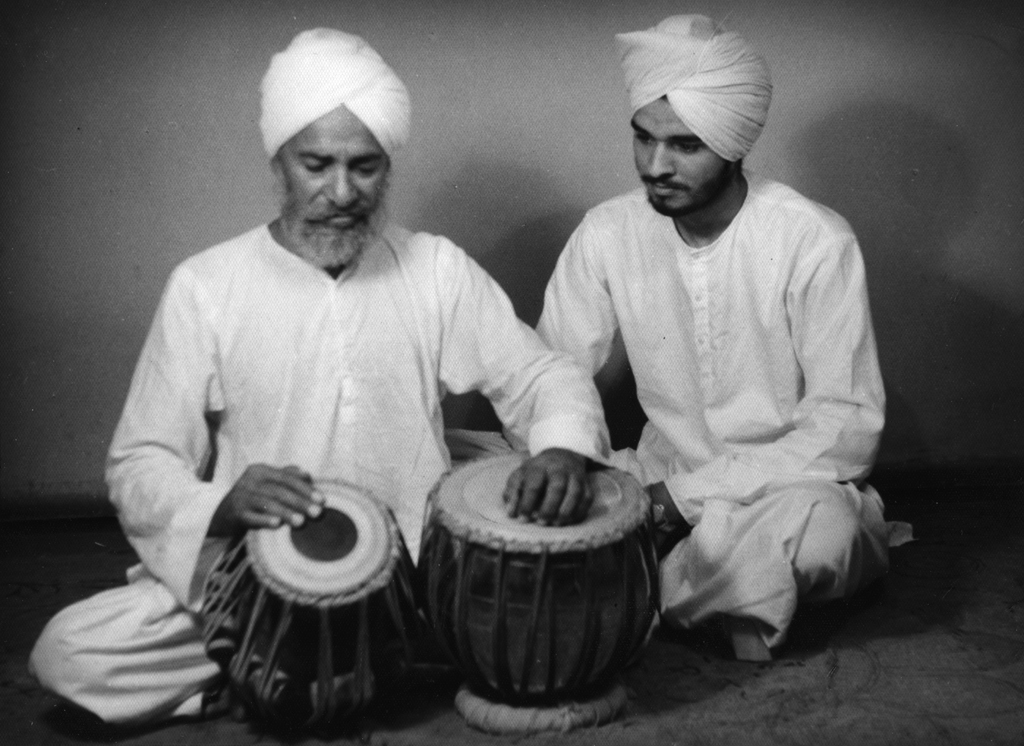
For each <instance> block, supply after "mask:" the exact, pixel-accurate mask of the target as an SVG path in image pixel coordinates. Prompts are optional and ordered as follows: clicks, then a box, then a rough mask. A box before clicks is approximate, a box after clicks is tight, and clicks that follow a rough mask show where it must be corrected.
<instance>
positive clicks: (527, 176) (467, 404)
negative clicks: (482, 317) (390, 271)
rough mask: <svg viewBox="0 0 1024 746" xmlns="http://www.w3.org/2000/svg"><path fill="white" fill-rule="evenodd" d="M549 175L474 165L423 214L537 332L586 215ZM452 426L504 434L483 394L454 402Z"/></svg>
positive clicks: (449, 400)
mask: <svg viewBox="0 0 1024 746" xmlns="http://www.w3.org/2000/svg"><path fill="white" fill-rule="evenodd" d="M566 202H567V200H566V199H565V197H564V195H562V194H561V193H560V192H559V191H558V189H557V188H556V187H555V185H554V184H553V183H552V181H551V179H550V178H549V176H548V174H547V173H545V172H544V171H543V170H540V169H527V168H523V167H521V166H518V165H516V164H512V163H507V162H498V161H489V160H474V161H468V162H466V163H465V164H463V165H462V167H461V168H460V169H459V170H458V171H457V172H456V175H455V177H454V178H453V179H452V180H451V181H450V182H449V183H447V184H445V185H443V186H441V187H440V188H439V189H438V190H437V191H436V192H435V193H434V194H433V195H432V196H431V197H430V198H429V199H428V200H426V201H425V202H424V203H423V205H422V206H421V207H420V214H421V215H423V216H426V218H425V221H424V222H425V223H426V224H425V225H417V226H411V227H412V228H413V229H424V230H429V231H431V232H435V233H439V234H441V235H444V236H447V237H448V238H450V239H452V240H453V241H454V242H455V243H456V244H458V245H459V246H461V247H462V248H464V249H465V250H466V251H467V252H468V253H469V254H470V255H472V256H473V258H474V259H476V261H477V262H479V264H480V265H481V266H482V267H483V268H484V269H485V270H486V271H487V272H488V273H489V274H490V275H491V276H492V277H493V278H494V279H495V280H496V281H497V282H498V284H499V285H501V287H502V288H503V289H504V290H505V292H506V293H507V294H508V296H509V298H510V299H511V300H512V304H513V306H514V307H515V310H516V314H517V315H518V316H519V318H520V319H522V320H523V321H525V322H526V323H527V324H529V325H530V326H535V325H536V323H537V320H538V319H539V318H540V314H541V310H542V309H543V306H544V290H545V288H546V287H547V283H548V279H549V278H550V277H551V273H552V272H553V271H554V268H555V262H557V261H558V257H559V255H560V254H561V252H562V249H563V248H564V247H565V242H566V241H567V240H568V238H569V235H570V234H571V233H572V231H573V230H574V229H575V228H576V226H577V225H578V224H579V222H580V220H582V218H583V213H584V209H585V208H571V207H568V206H567V205H566ZM443 409H444V414H445V423H446V425H447V426H448V427H467V428H471V429H475V430H498V429H500V428H501V425H500V422H499V421H498V419H497V417H496V416H495V414H494V410H493V408H492V407H491V405H490V402H489V401H487V399H486V398H484V397H483V396H482V395H480V394H477V393H475V392H471V393H469V394H462V395H449V396H448V397H446V398H445V401H444V404H443Z"/></svg>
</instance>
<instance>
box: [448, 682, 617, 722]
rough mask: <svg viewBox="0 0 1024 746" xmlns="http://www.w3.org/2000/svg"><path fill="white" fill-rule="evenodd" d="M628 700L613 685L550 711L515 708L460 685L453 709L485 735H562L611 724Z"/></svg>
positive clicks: (549, 708) (557, 705) (554, 707)
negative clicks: (579, 729) (591, 696)
mask: <svg viewBox="0 0 1024 746" xmlns="http://www.w3.org/2000/svg"><path fill="white" fill-rule="evenodd" d="M628 699H629V697H628V696H627V694H626V689H625V687H623V686H622V684H619V683H614V684H612V685H611V686H610V687H608V688H607V689H606V690H605V691H604V692H603V693H602V694H598V695H597V696H595V697H593V698H591V699H586V700H576V701H566V702H562V703H560V704H556V705H553V706H550V707H518V706H514V705H507V704H502V703H499V702H492V701H490V700H487V699H484V698H483V697H481V696H479V695H477V694H474V693H473V692H472V691H471V690H470V689H469V688H468V687H467V686H465V685H463V686H462V687H461V688H460V689H459V691H458V693H457V694H456V695H455V708H456V709H457V710H458V711H459V714H460V715H462V717H463V718H464V719H465V721H466V722H467V723H468V724H469V725H470V726H472V727H474V728H476V729H477V730H482V731H484V732H486V733H493V734H510V733H518V734H527V733H543V732H547V731H560V732H563V733H564V732H566V731H570V730H573V729H575V728H587V727H594V726H598V725H603V724H605V723H608V722H610V721H612V720H614V719H615V718H616V717H618V716H619V714H620V713H621V712H622V711H623V710H624V709H625V707H626V702H627V700H628Z"/></svg>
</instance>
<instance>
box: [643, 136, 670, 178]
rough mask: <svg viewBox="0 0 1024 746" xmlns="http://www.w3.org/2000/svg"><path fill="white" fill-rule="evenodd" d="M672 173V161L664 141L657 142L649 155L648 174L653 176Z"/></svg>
mask: <svg viewBox="0 0 1024 746" xmlns="http://www.w3.org/2000/svg"><path fill="white" fill-rule="evenodd" d="M671 174H672V162H671V159H670V158H669V154H668V151H667V148H666V147H665V144H664V143H660V142H659V143H656V144H655V145H654V147H653V148H651V150H650V151H649V155H648V157H647V175H648V176H650V177H652V178H655V179H656V178H659V177H662V176H669V175H671Z"/></svg>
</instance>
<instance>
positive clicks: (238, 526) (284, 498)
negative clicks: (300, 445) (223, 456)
mask: <svg viewBox="0 0 1024 746" xmlns="http://www.w3.org/2000/svg"><path fill="white" fill-rule="evenodd" d="M323 501H324V499H323V496H322V495H320V494H319V493H317V492H314V491H313V478H312V477H311V476H310V475H309V474H307V473H306V472H304V471H302V470H301V469H300V468H299V467H297V466H285V467H284V468H278V467H275V466H268V465H266V464H252V465H251V466H249V467H248V468H246V470H245V471H244V472H242V476H240V477H239V478H238V481H237V482H235V485H234V486H233V487H232V488H231V489H230V490H229V491H228V493H227V495H225V496H224V499H223V500H221V503H220V505H219V506H218V507H217V510H216V512H215V513H214V515H213V519H212V520H211V521H210V530H209V533H210V535H211V536H230V535H232V534H235V533H238V532H239V531H245V530H247V529H250V528H277V527H278V526H281V525H282V524H285V523H288V524H291V525H292V526H295V527H298V526H301V525H302V524H303V523H304V522H305V520H306V519H307V518H316V517H318V516H319V515H320V513H321V512H322V511H323Z"/></svg>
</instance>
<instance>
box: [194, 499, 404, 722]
mask: <svg viewBox="0 0 1024 746" xmlns="http://www.w3.org/2000/svg"><path fill="white" fill-rule="evenodd" d="M370 500H371V501H372V502H371V507H370V508H369V509H370V510H372V511H374V512H379V515H380V517H381V519H382V520H381V522H380V523H379V524H378V523H377V522H376V521H374V524H375V525H380V526H385V527H386V529H385V530H386V532H387V535H386V536H383V537H376V539H375V540H378V539H379V540H383V541H385V542H386V550H385V551H384V552H383V553H382V552H376V553H375V556H374V558H373V559H372V563H371V564H373V567H372V568H370V570H369V571H368V573H367V574H366V575H365V577H361V578H359V579H358V580H357V581H356V582H351V583H349V584H348V585H347V586H346V587H343V588H342V587H339V588H333V589H325V591H324V592H323V593H319V594H310V593H309V592H306V591H302V590H296V589H293V588H290V587H289V586H288V585H287V584H286V583H282V582H281V579H280V578H278V577H276V576H274V575H273V567H272V565H270V564H268V562H267V557H266V553H265V552H264V553H263V554H260V552H261V550H260V549H259V548H258V544H257V543H256V542H257V541H258V538H257V536H256V535H257V534H258V532H255V531H252V532H249V533H248V534H247V535H246V536H245V537H244V538H243V539H242V540H239V541H236V542H235V543H234V544H233V545H232V546H231V547H230V548H229V549H228V550H227V551H226V552H225V553H224V555H222V557H221V558H220V560H218V562H217V563H216V564H215V565H214V567H213V569H212V570H211V572H210V573H209V575H208V576H207V579H206V585H205V589H204V602H203V606H202V610H201V617H202V620H203V637H204V641H205V643H206V647H207V651H208V654H209V655H210V657H211V658H212V659H214V660H215V661H217V662H218V663H219V664H220V665H221V666H222V668H223V669H224V671H225V673H226V675H227V677H228V680H229V682H230V685H231V687H232V688H233V690H234V691H235V693H236V696H237V697H238V698H239V699H240V700H241V701H242V702H243V704H244V705H245V706H246V709H247V711H248V713H249V714H250V716H252V717H254V718H255V719H256V720H257V721H259V722H260V723H261V724H263V725H267V726H270V727H281V728H288V729H291V728H295V727H303V728H310V729H320V730H324V729H329V728H330V727H332V726H333V725H336V724H337V723H339V722H340V721H342V720H344V719H345V718H347V717H349V716H351V715H353V714H355V713H356V712H358V711H360V710H362V709H364V708H365V707H366V706H367V705H368V704H369V703H370V702H371V701H372V700H373V698H374V696H375V695H376V693H377V691H378V690H379V688H380V686H381V685H384V684H386V683H388V682H390V681H393V680H395V679H396V678H398V677H399V676H401V675H402V674H403V673H404V672H405V671H406V670H407V669H408V667H409V666H410V665H411V663H412V644H413V641H414V639H415V638H416V637H418V636H419V635H420V634H421V633H422V631H421V629H420V617H419V614H418V611H417V605H416V602H415V598H414V592H413V586H412V580H413V577H414V572H415V571H414V568H413V565H412V560H411V558H410V557H409V553H408V550H407V549H406V547H405V543H404V541H403V540H402V537H401V534H400V532H399V530H398V527H397V524H396V522H395V520H394V517H393V515H392V514H391V512H390V510H389V509H388V508H387V507H386V506H385V505H383V504H382V503H379V502H378V501H376V500H373V499H372V498H370ZM328 504H329V505H332V504H335V503H332V502H331V501H330V500H329V501H328ZM254 547H257V548H255V549H254ZM381 555H383V557H382V556H381ZM268 576H269V577H270V578H271V579H270V580H269V581H268V579H267V578H268Z"/></svg>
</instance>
